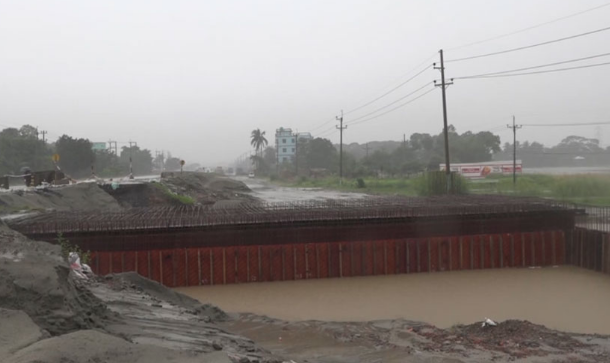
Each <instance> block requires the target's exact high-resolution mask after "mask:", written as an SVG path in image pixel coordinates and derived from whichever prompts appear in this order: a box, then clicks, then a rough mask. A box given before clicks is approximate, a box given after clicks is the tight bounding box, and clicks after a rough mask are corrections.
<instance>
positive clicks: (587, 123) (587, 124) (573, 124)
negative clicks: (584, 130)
mask: <svg viewBox="0 0 610 363" xmlns="http://www.w3.org/2000/svg"><path fill="white" fill-rule="evenodd" d="M596 125H610V122H585V123H565V124H523V126H532V127H546V126H552V127H557V126H596Z"/></svg>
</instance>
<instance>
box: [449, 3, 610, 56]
mask: <svg viewBox="0 0 610 363" xmlns="http://www.w3.org/2000/svg"><path fill="white" fill-rule="evenodd" d="M608 5H610V3H605V4H602V5H599V6H596V7H593V8H590V9H587V10H583V11H580V12H577V13H574V14H570V15H566V16H562V17H560V18H556V19H553V20H549V21H547V22H544V23H541V24H537V25H532V26H529V27H527V28H523V29H520V30H516V31H513V32H510V33H505V34H501V35H497V36H495V37H491V38H487V39H483V40H479V41H476V42H472V43H468V44H464V45H460V46H457V47H453V48H448V49H447V50H456V49H462V48H466V47H470V46H473V45H477V44H482V43H487V42H490V41H492V40H498V39H502V38H506V37H508V36H511V35H515V34H519V33H523V32H525V31H528V30H532V29H536V28H540V27H542V26H545V25H549V24H553V23H556V22H558V21H561V20H565V19H569V18H573V17H575V16H578V15H582V14H585V13H588V12H591V11H594V10H598V9H601V8H603V7H606V6H608Z"/></svg>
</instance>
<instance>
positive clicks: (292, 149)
mask: <svg viewBox="0 0 610 363" xmlns="http://www.w3.org/2000/svg"><path fill="white" fill-rule="evenodd" d="M312 138H313V137H312V136H311V134H310V133H309V132H301V133H293V132H292V129H289V128H284V127H280V128H279V129H277V130H275V149H276V153H277V161H278V162H279V163H280V164H281V163H284V162H291V161H292V159H293V158H294V156H295V155H296V153H297V139H298V140H310V139H312Z"/></svg>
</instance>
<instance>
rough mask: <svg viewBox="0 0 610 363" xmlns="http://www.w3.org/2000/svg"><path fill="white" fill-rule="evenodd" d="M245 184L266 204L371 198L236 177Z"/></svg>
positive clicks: (356, 194) (363, 195)
mask: <svg viewBox="0 0 610 363" xmlns="http://www.w3.org/2000/svg"><path fill="white" fill-rule="evenodd" d="M234 179H236V180H240V181H242V182H244V183H245V184H246V185H247V186H248V187H249V188H250V189H252V195H253V196H255V197H257V198H260V199H261V200H262V201H264V202H270V203H273V202H302V201H308V200H328V199H335V200H347V199H361V198H367V197H370V196H368V195H366V194H362V193H349V192H340V191H334V190H324V189H321V188H288V187H280V186H277V185H274V184H271V183H269V182H267V181H264V180H262V179H249V178H246V177H234Z"/></svg>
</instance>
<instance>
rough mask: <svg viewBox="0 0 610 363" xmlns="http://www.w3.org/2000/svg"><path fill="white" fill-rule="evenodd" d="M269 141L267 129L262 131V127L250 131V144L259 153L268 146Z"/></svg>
mask: <svg viewBox="0 0 610 363" xmlns="http://www.w3.org/2000/svg"><path fill="white" fill-rule="evenodd" d="M267 144H268V142H267V139H266V138H265V131H261V129H256V130H252V132H251V133H250V145H252V146H253V147H254V149H255V150H256V153H257V154H259V153H260V152H261V151H262V150H263V149H264V148H265V146H267Z"/></svg>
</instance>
